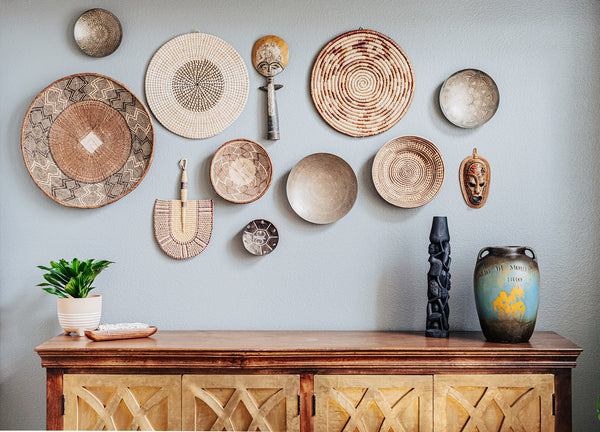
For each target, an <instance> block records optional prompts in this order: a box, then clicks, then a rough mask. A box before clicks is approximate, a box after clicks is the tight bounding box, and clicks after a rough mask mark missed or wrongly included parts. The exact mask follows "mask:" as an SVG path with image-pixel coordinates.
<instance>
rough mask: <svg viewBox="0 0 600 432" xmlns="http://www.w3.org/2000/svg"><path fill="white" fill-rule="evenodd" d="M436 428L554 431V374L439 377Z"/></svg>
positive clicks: (488, 431)
mask: <svg viewBox="0 0 600 432" xmlns="http://www.w3.org/2000/svg"><path fill="white" fill-rule="evenodd" d="M434 382H435V384H434V394H435V401H434V412H435V429H436V430H441V431H448V432H455V431H461V432H475V431H477V432H530V431H531V432H533V431H535V432H552V431H554V414H553V413H552V394H553V393H554V376H553V375H447V376H446V375H437V376H436V377H435V381H434Z"/></svg>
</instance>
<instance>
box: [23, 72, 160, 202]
mask: <svg viewBox="0 0 600 432" xmlns="http://www.w3.org/2000/svg"><path fill="white" fill-rule="evenodd" d="M21 150H22V152H23V159H24V161H25V166H26V167H27V170H28V171H29V174H30V175H31V177H32V178H33V181H34V182H35V184H36V185H37V186H38V187H39V188H40V189H41V190H42V191H43V192H44V193H45V194H46V195H48V196H49V197H50V198H52V199H53V200H54V201H56V202H58V203H60V204H63V205H65V206H68V207H81V208H94V207H101V206H104V205H106V204H110V203H112V202H114V201H116V200H118V199H119V198H121V197H123V196H125V195H127V194H128V193H129V192H131V191H132V190H133V189H135V188H136V187H137V186H138V185H139V183H140V182H141V181H142V179H143V178H144V176H145V175H146V172H147V171H148V169H149V168H150V164H151V163H152V156H153V153H154V128H153V126H152V120H151V119H150V114H149V113H148V111H147V110H146V108H145V107H144V105H143V104H142V102H141V101H140V100H139V99H138V98H137V97H136V96H135V95H134V94H133V93H132V92H131V91H130V90H129V89H127V88H126V87H125V86H124V85H123V84H121V83H119V82H117V81H114V80H113V79H112V78H109V77H106V76H103V75H98V74H90V73H88V74H80V75H71V76H68V77H65V78H61V79H59V80H58V81H55V82H54V83H52V84H50V86H48V87H47V88H46V89H44V90H43V91H42V92H41V93H40V94H39V95H38V96H37V97H36V98H35V99H34V101H33V103H32V104H31V106H30V107H29V109H28V110H27V114H26V115H25V119H24V120H23V127H22V129H21Z"/></svg>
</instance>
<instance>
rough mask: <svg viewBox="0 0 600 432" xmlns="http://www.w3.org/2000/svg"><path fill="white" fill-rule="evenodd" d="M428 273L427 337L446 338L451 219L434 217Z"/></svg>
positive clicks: (448, 327)
mask: <svg viewBox="0 0 600 432" xmlns="http://www.w3.org/2000/svg"><path fill="white" fill-rule="evenodd" d="M429 241H430V244H429V272H428V273H427V323H426V327H425V328H426V330H425V335H426V336H429V337H439V338H445V337H448V335H449V330H450V326H449V325H448V317H449V315H450V307H449V305H448V299H449V293H448V291H450V261H451V260H450V233H449V232H448V219H447V218H446V217H445V216H435V217H434V218H433V223H432V225H431V233H430V234H429Z"/></svg>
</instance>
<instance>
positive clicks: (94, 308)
mask: <svg viewBox="0 0 600 432" xmlns="http://www.w3.org/2000/svg"><path fill="white" fill-rule="evenodd" d="M112 263H113V261H106V260H100V261H95V260H93V259H91V260H87V261H79V260H78V259H77V258H74V259H73V260H72V261H71V262H68V261H67V260H65V259H61V260H60V261H58V262H55V261H50V267H45V266H37V267H38V268H39V269H42V270H45V271H46V272H47V273H45V274H44V275H43V277H44V280H45V281H46V282H43V283H40V284H38V285H37V286H41V287H42V289H43V290H44V291H46V292H48V293H50V294H54V295H56V296H57V297H58V298H57V299H56V300H57V303H56V307H57V312H58V322H59V324H60V326H61V327H62V329H63V331H64V332H65V334H67V335H68V334H69V333H71V332H75V333H77V335H78V336H83V335H84V334H85V330H94V329H95V328H97V327H98V324H99V323H100V315H101V313H102V296H100V295H89V293H90V291H91V290H93V289H94V288H95V287H93V286H92V283H94V279H96V276H98V274H99V273H100V272H101V271H102V270H104V269H105V268H106V267H108V266H109V264H112Z"/></svg>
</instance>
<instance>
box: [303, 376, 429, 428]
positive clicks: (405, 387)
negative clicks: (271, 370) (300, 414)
mask: <svg viewBox="0 0 600 432" xmlns="http://www.w3.org/2000/svg"><path fill="white" fill-rule="evenodd" d="M432 393H433V377H432V376H430V375H422V376H415V375H402V376H400V375H389V376H388V375H385V376H384V375H348V376H346V375H316V376H315V395H316V400H317V406H316V417H315V421H314V425H315V431H316V432H408V431H415V432H431V431H432V404H433V401H432Z"/></svg>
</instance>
